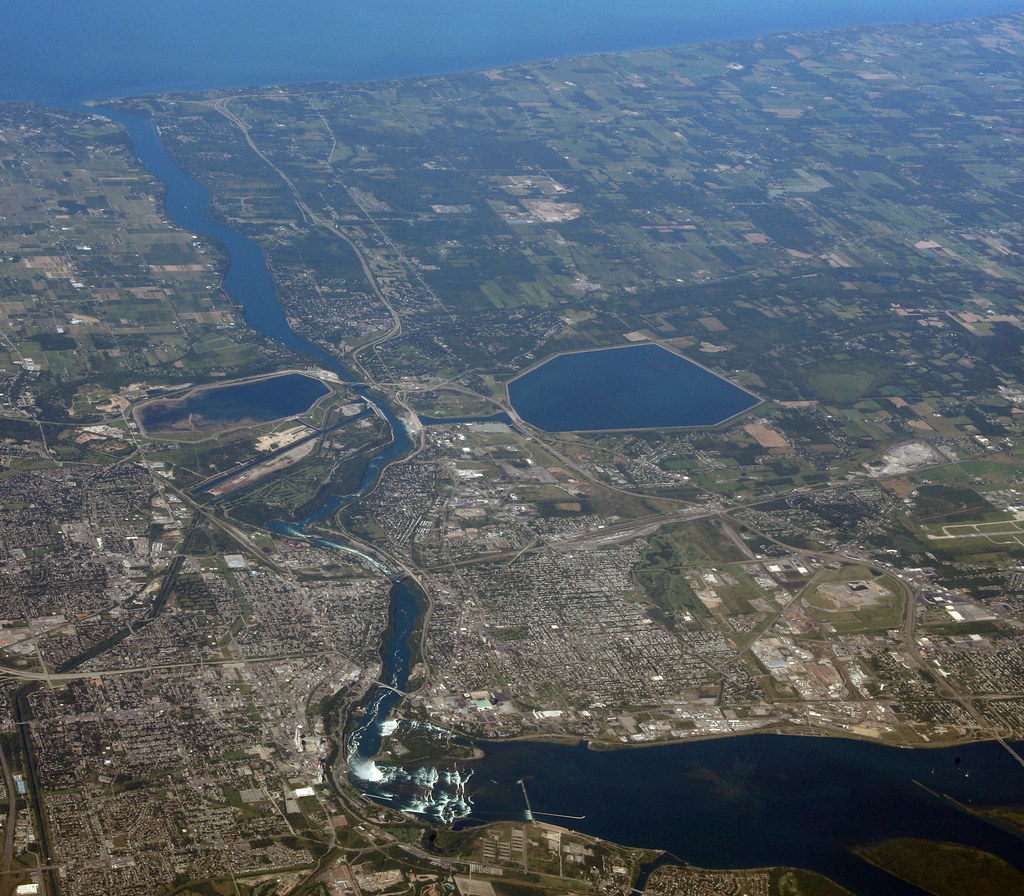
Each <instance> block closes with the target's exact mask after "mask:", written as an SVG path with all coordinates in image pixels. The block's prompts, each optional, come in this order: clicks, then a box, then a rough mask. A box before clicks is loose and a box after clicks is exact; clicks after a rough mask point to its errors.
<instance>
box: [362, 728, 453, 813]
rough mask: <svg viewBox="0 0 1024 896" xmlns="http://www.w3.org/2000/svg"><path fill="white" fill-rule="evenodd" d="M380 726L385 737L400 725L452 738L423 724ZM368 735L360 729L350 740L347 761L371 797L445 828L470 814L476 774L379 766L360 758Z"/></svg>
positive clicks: (441, 768)
mask: <svg viewBox="0 0 1024 896" xmlns="http://www.w3.org/2000/svg"><path fill="white" fill-rule="evenodd" d="M376 725H377V732H378V734H379V735H380V736H381V737H387V736H388V735H390V734H393V733H394V732H395V731H397V730H398V728H399V726H400V725H408V726H409V727H410V728H418V729H420V730H421V731H429V732H431V733H432V734H433V733H435V732H436V736H439V737H440V736H444V737H447V736H448V732H446V731H444V729H441V728H437V727H436V726H434V725H427V724H423V723H420V722H402V721H400V720H398V719H385V720H384V721H382V722H377V723H376ZM366 731H367V729H365V728H363V729H360V730H358V731H356V732H355V733H354V734H353V735H352V737H351V738H350V739H349V749H348V757H347V758H348V767H349V771H350V772H351V774H352V776H353V777H355V778H356V779H358V781H359V783H360V785H361V787H362V789H363V790H364V792H365V793H366V794H367V795H369V796H372V797H373V798H374V799H376V800H379V801H381V802H386V803H388V804H389V805H391V806H393V807H394V808H396V809H400V810H402V811H403V812H412V813H415V814H416V815H423V816H425V817H426V818H430V819H432V820H433V821H437V822H440V823H443V824H452V823H454V822H456V821H458V820H459V819H461V818H465V817H466V816H467V815H469V814H470V812H471V811H472V809H473V802H472V800H471V799H470V798H469V796H468V795H467V793H466V784H467V783H468V782H469V779H470V778H471V777H472V776H473V772H472V770H470V769H459V768H455V767H453V768H443V767H440V766H433V765H424V766H410V767H404V766H397V765H386V764H382V763H377V762H375V761H374V760H373V759H367V758H366V757H365V756H362V755H360V749H359V748H360V744H361V741H362V737H363V735H364V734H365V733H366Z"/></svg>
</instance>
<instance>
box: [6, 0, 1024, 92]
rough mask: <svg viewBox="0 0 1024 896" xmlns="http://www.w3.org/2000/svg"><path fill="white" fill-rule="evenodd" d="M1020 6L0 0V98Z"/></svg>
mask: <svg viewBox="0 0 1024 896" xmlns="http://www.w3.org/2000/svg"><path fill="white" fill-rule="evenodd" d="M1021 8H1024V4H1022V3H1021V2H1020V0H1017V2H1012V0H1009V2H1008V0H827V2H822V0H759V2H756V3H751V2H749V0H717V2H715V3H707V2H705V0H515V2H513V0H374V2H367V0H305V2H302V3H295V2H294V0H260V2H259V3H252V2H244V0H217V2H216V3H210V2H207V0H174V2H172V0H103V2H84V0H75V2H71V3H68V2H66V0H35V2H32V3H19V2H14V0H0V9H2V11H3V22H4V29H3V34H4V46H3V52H2V53H0V98H2V99H16V100H29V101H33V102H44V103H50V104H54V105H64V106H75V105H78V104H79V103H81V102H82V101H84V100H88V99H105V98H109V97H114V96H128V95H139V94H143V93H154V92H156V93H161V92H163V93H166V92H170V91H178V90H202V89H207V88H212V87H237V86H246V85H256V84H281V83H288V82H295V81H346V80H364V79H378V78H396V77H406V76H410V75H419V74H436V73H438V72H450V71H466V70H470V69H477V68H484V67H488V66H495V65H507V64H510V63H517V62H524V61H528V60H534V59H546V58H551V57H555V56H573V55H579V54H583V53H606V52H621V51H624V50H634V49H640V48H647V47H663V46H670V45H678V44H692V43H699V42H702V41H711V40H726V39H731V38H738V37H753V36H756V35H761V34H767V33H770V32H776V31H809V30H820V29H824V28H842V27H846V26H848V25H863V24H872V23H882V22H912V21H915V20H920V21H939V20H943V19H954V18H964V17H968V16H980V15H994V14H997V13H1004V12H1012V11H1017V10H1020V9H1021Z"/></svg>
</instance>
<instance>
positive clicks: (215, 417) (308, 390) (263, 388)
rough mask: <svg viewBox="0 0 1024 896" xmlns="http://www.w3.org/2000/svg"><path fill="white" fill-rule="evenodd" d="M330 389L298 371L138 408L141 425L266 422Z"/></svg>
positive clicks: (303, 407)
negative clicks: (190, 420) (190, 421)
mask: <svg viewBox="0 0 1024 896" xmlns="http://www.w3.org/2000/svg"><path fill="white" fill-rule="evenodd" d="M330 391H331V390H330V389H328V388H327V387H326V386H325V385H324V384H323V383H321V382H320V380H317V379H314V378H313V377H311V376H303V375H302V374H301V373H287V374H285V375H284V376H275V377H269V378H267V379H263V380H257V381H254V382H251V383H236V384H234V385H231V386H214V387H213V388H209V389H200V390H198V391H197V392H193V393H192V394H191V395H188V396H186V397H185V398H182V399H180V400H178V401H168V402H163V401H158V402H154V403H153V404H149V405H146V406H145V407H143V408H142V410H141V411H140V412H139V417H140V420H141V422H142V425H143V427H144V428H146V429H148V430H154V429H164V428H167V427H169V426H174V425H175V424H177V423H181V422H182V421H183V420H187V419H188V418H189V417H193V418H196V423H197V425H199V426H202V425H203V424H204V423H235V422H237V421H240V420H255V421H256V422H258V423H267V422H269V421H270V420H277V419H279V418H280V417H290V416H292V415H294V414H302V413H305V412H306V411H307V410H309V408H310V407H312V405H313V402H315V401H316V400H317V399H318V398H322V397H323V396H324V395H326V394H327V393H328V392H330Z"/></svg>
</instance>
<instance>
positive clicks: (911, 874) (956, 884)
mask: <svg viewBox="0 0 1024 896" xmlns="http://www.w3.org/2000/svg"><path fill="white" fill-rule="evenodd" d="M859 853H860V855H861V856H863V857H864V858H865V859H867V860H868V861H869V862H871V863H872V864H874V865H877V866H878V867H879V868H882V869H884V870H885V871H888V872H889V873H890V874H893V875H895V876H896V877H898V878H900V879H901V880H905V881H907V882H908V883H911V884H913V885H914V886H917V887H920V888H921V889H922V890H925V891H926V892H928V893H932V894H933V896H991V894H994V893H999V894H1001V896H1002V894H1005V896H1019V894H1022V893H1024V873H1022V872H1021V871H1020V870H1019V869H1017V868H1014V867H1013V866H1012V865H1010V864H1009V863H1008V862H1006V861H1004V860H1003V859H1001V858H999V857H998V856H994V855H992V854H991V853H987V852H983V851H981V850H978V849H973V848H971V847H968V846H961V845H960V844H957V843H939V842H935V841H931V840H913V839H903V840H887V841H886V842H884V843H880V844H878V845H876V846H869V847H865V848H863V849H861V850H860V851H859Z"/></svg>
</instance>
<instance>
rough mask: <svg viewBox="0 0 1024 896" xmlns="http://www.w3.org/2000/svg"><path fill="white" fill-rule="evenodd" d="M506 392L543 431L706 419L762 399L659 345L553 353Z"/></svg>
mask: <svg viewBox="0 0 1024 896" xmlns="http://www.w3.org/2000/svg"><path fill="white" fill-rule="evenodd" d="M508 395H509V399H510V401H511V402H512V406H513V407H514V408H515V409H516V412H517V413H518V414H519V416H521V417H522V418H523V419H524V420H526V421H527V422H528V423H532V424H533V425H534V426H538V427H540V428H541V429H543V430H546V431H548V432H567V431H585V430H602V429H655V428H661V427H670V426H711V425H714V424H716V423H721V422H722V421H723V420H727V419H728V418H730V417H734V416H735V415H736V414H739V413H741V412H742V411H745V410H747V409H749V408H752V407H754V405H756V404H758V402H759V401H760V399H759V398H757V396H755V395H752V394H751V393H750V392H747V391H745V390H743V389H741V388H739V387H738V386H736V385H734V384H733V383H730V382H729V381H728V380H726V379H723V378H722V377H720V376H718V375H716V374H714V373H712V372H711V371H709V370H705V369H704V368H703V367H701V366H700V365H699V364H694V363H693V362H692V361H688V360H687V359H686V358H683V357H681V356H680V355H677V354H675V353H674V352H670V351H669V350H668V349H665V348H662V347H661V346H660V345H630V346H625V347H623V348H615V349H604V350H601V351H590V352H575V353H572V354H567V355H559V356H557V357H555V358H552V359H551V360H550V361H547V362H546V363H544V364H542V365H541V366H540V367H537V368H535V369H534V370H531V371H529V372H528V373H525V374H523V375H522V376H521V377H519V378H518V379H515V380H513V381H512V382H511V383H509V384H508Z"/></svg>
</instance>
